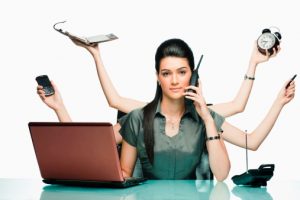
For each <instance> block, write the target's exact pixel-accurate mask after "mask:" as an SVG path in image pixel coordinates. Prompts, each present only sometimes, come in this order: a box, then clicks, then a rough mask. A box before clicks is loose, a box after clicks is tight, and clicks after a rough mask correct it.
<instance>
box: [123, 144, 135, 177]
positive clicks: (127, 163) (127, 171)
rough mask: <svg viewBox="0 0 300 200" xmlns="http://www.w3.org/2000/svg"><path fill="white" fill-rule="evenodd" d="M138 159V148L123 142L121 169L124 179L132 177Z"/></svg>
mask: <svg viewBox="0 0 300 200" xmlns="http://www.w3.org/2000/svg"><path fill="white" fill-rule="evenodd" d="M136 158H137V150H136V148H135V147H134V146H131V145H130V144H128V143H127V142H126V141H125V140H123V142H122V151H121V169H122V173H123V177H124V178H128V177H131V176H132V172H133V169H134V166H135V163H136Z"/></svg>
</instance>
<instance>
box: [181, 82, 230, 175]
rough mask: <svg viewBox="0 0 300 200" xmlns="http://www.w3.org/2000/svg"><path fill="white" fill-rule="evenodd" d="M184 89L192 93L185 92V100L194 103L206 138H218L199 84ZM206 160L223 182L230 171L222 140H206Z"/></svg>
mask: <svg viewBox="0 0 300 200" xmlns="http://www.w3.org/2000/svg"><path fill="white" fill-rule="evenodd" d="M185 89H192V90H194V91H195V93H194V92H186V93H185V95H186V98H188V99H191V100H193V101H194V105H195V108H196V110H197V113H198V114H199V116H200V117H201V119H202V120H203V122H204V124H205V129H206V136H207V138H214V137H216V136H218V132H217V128H216V125H215V122H214V120H213V118H212V116H211V114H210V111H209V110H208V108H207V106H206V103H205V100H204V98H203V95H202V91H201V82H200V81H199V86H198V87H195V86H189V87H187V88H185ZM206 146H207V151H208V159H209V165H210V168H211V171H212V172H213V174H214V176H215V177H216V179H217V180H218V181H223V180H225V179H226V178H227V176H228V174H229V170H230V161H229V156H228V153H227V149H226V147H225V144H224V142H223V140H222V139H219V140H218V139H213V140H207V142H206Z"/></svg>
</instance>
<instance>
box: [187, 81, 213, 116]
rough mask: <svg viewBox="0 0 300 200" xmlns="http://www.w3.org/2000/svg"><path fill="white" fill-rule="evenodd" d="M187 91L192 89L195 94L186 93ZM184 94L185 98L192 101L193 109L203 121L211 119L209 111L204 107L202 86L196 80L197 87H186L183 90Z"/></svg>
mask: <svg viewBox="0 0 300 200" xmlns="http://www.w3.org/2000/svg"><path fill="white" fill-rule="evenodd" d="M189 89H192V90H193V91H195V92H188V90H189ZM185 90H186V92H185V93H184V96H185V98H187V99H191V100H193V101H194V105H195V108H196V110H197V112H198V114H199V115H200V117H201V118H202V119H203V120H204V121H205V120H206V119H209V118H211V115H210V112H209V109H208V108H207V106H206V102H205V99H204V97H203V95H202V85H201V81H200V80H198V87H196V86H192V85H190V86H188V87H186V88H185Z"/></svg>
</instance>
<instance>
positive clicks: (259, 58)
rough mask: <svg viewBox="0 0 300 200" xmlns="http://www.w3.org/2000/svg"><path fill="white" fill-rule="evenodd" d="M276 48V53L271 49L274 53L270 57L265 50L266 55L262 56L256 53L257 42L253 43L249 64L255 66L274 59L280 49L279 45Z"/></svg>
mask: <svg viewBox="0 0 300 200" xmlns="http://www.w3.org/2000/svg"><path fill="white" fill-rule="evenodd" d="M277 48H278V50H277V51H276V49H275V48H273V52H274V53H273V54H272V55H270V53H269V52H268V51H267V50H266V55H263V54H262V53H260V52H259V51H258V48H257V41H255V42H254V45H253V50H252V54H251V58H250V63H252V64H255V65H257V64H259V63H263V62H266V61H268V60H269V59H270V58H273V57H275V56H276V55H277V54H278V53H279V52H280V50H281V48H280V46H279V45H278V46H277Z"/></svg>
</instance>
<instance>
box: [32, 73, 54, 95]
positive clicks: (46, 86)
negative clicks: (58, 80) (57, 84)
mask: <svg viewBox="0 0 300 200" xmlns="http://www.w3.org/2000/svg"><path fill="white" fill-rule="evenodd" d="M35 80H36V82H37V83H38V84H39V85H41V86H43V90H44V91H45V96H51V95H53V94H54V88H53V86H52V85H51V82H50V80H49V78H48V76H47V75H41V76H37V77H36V78H35Z"/></svg>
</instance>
